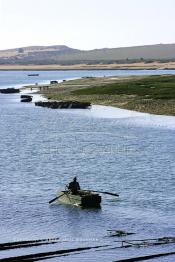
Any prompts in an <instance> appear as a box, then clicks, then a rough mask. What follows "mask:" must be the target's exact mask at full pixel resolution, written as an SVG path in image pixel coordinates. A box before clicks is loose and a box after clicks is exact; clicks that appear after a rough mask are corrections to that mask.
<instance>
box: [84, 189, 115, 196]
mask: <svg viewBox="0 0 175 262" xmlns="http://www.w3.org/2000/svg"><path fill="white" fill-rule="evenodd" d="M85 191H86V190H85ZM87 191H91V192H96V193H102V194H107V195H111V196H117V197H118V196H119V194H116V193H110V192H106V191H97V190H87Z"/></svg>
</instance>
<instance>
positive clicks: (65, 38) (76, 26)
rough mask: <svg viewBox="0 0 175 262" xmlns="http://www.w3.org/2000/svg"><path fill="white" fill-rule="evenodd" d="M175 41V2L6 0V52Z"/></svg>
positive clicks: (1, 4)
mask: <svg viewBox="0 0 175 262" xmlns="http://www.w3.org/2000/svg"><path fill="white" fill-rule="evenodd" d="M156 43H175V0H0V49H7V48H13V47H21V46H29V45H56V44H63V45H68V46H70V47H74V48H79V49H94V48H102V47H120V46H132V45H143V44H156Z"/></svg>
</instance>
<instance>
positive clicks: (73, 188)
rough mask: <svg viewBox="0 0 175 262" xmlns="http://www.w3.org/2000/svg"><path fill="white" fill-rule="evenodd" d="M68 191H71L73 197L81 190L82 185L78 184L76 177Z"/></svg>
mask: <svg viewBox="0 0 175 262" xmlns="http://www.w3.org/2000/svg"><path fill="white" fill-rule="evenodd" d="M68 189H69V190H70V191H71V193H72V194H73V195H77V194H78V191H79V190H80V185H79V183H78V182H77V178H76V177H74V179H73V181H72V182H70V183H69V185H68Z"/></svg>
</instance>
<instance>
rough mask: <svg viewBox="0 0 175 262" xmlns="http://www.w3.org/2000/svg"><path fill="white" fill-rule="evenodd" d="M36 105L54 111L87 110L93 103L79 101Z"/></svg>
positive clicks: (39, 103)
mask: <svg viewBox="0 0 175 262" xmlns="http://www.w3.org/2000/svg"><path fill="white" fill-rule="evenodd" d="M35 105H36V106H42V107H48V108H52V109H87V108H89V107H90V106H91V103H89V102H78V101H47V102H42V101H39V102H35Z"/></svg>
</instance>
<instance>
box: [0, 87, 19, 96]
mask: <svg viewBox="0 0 175 262" xmlns="http://www.w3.org/2000/svg"><path fill="white" fill-rule="evenodd" d="M19 92H20V90H19V89H17V88H13V87H12V88H4V89H0V93H2V94H14V93H19Z"/></svg>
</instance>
